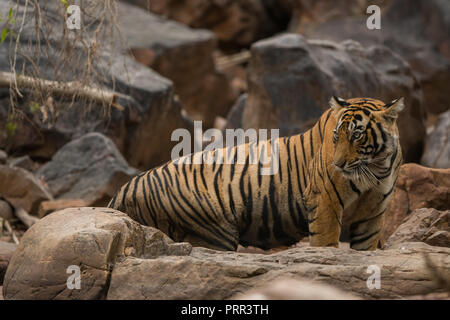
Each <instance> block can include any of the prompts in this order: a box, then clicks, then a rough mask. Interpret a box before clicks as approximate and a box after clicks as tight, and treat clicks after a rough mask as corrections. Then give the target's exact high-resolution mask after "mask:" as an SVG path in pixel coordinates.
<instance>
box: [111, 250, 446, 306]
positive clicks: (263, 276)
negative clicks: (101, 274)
mask: <svg viewBox="0 0 450 320" xmlns="http://www.w3.org/2000/svg"><path fill="white" fill-rule="evenodd" d="M424 253H428V254H429V255H430V257H431V259H432V260H433V261H440V265H441V266H443V268H445V269H444V272H447V274H448V273H449V272H450V255H449V254H450V249H448V248H438V247H431V246H428V245H426V244H422V243H408V244H404V245H403V246H402V247H400V248H396V249H391V250H385V251H381V250H379V251H376V252H357V251H354V250H352V249H336V248H310V247H309V248H295V249H290V250H286V251H283V252H280V253H276V254H272V255H258V254H238V253H234V252H225V253H224V252H217V251H213V250H208V249H202V248H194V249H193V250H192V253H191V254H190V255H189V256H179V257H161V258H157V259H152V260H148V259H140V258H136V257H128V258H126V259H124V260H123V261H120V262H118V263H116V266H115V267H114V270H113V273H112V277H111V285H110V288H109V291H108V296H107V298H108V299H150V300H154V299H228V298H231V297H232V296H234V295H235V294H238V293H242V292H245V291H247V290H250V289H252V288H254V287H258V286H262V285H263V284H265V283H267V282H268V281H272V280H275V279H278V278H283V277H286V276H291V277H294V278H299V279H302V278H307V279H311V280H315V281H319V282H322V283H327V284H330V285H333V286H336V287H338V288H341V289H342V290H345V291H350V292H351V293H353V294H355V295H357V296H360V297H365V298H401V297H405V296H409V295H419V294H426V293H429V292H432V291H433V290H436V289H437V287H436V285H435V284H434V281H433V280H432V278H431V275H430V274H429V272H428V270H427V269H426V267H425V263H424V260H423V254H424ZM372 265H375V266H378V267H379V268H380V271H381V287H380V289H369V288H368V287H367V279H368V278H369V276H370V275H371V274H372V272H368V267H369V266H372ZM148 279H152V280H151V281H149V280H148Z"/></svg>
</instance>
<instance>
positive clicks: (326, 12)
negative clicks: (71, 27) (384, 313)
mask: <svg viewBox="0 0 450 320" xmlns="http://www.w3.org/2000/svg"><path fill="white" fill-rule="evenodd" d="M350 3H351V4H349V2H348V1H347V0H339V1H336V0H322V1H310V0H283V1H266V0H257V1H237V0H226V1H216V0H198V1H186V2H183V4H180V2H179V1H176V0H153V1H150V2H148V1H139V0H127V1H119V3H118V11H119V13H120V15H119V20H120V21H119V22H120V24H121V25H122V32H123V35H124V37H125V38H126V39H127V43H126V44H121V45H120V46H118V47H117V48H115V49H116V50H117V52H118V55H117V58H116V60H115V61H114V63H113V64H112V65H111V66H110V68H109V69H108V70H107V72H108V74H109V77H110V78H111V79H113V80H114V82H115V83H116V85H115V87H114V90H117V91H118V92H120V93H122V94H124V95H127V99H125V98H124V100H123V101H122V100H121V104H122V105H123V110H118V109H113V110H112V111H111V114H110V115H109V117H107V118H105V117H104V115H103V114H102V113H101V112H98V111H96V110H95V109H93V110H89V111H88V112H87V113H86V114H84V115H83V116H82V117H81V116H80V115H79V114H77V111H76V108H71V109H65V110H64V112H61V113H60V114H58V117H57V118H56V119H55V121H54V122H53V123H49V122H48V121H45V119H43V117H42V115H41V114H36V113H32V112H31V111H30V110H29V105H28V102H27V95H28V94H29V93H28V92H26V91H24V95H25V96H24V98H23V99H22V100H20V101H19V108H21V110H22V112H23V113H24V114H26V115H27V121H24V122H23V123H21V124H20V125H19V127H18V128H17V130H16V132H15V134H14V135H8V134H7V131H6V130H4V128H5V127H6V126H7V124H8V113H9V110H10V97H9V90H8V89H5V88H0V128H1V129H0V299H2V297H4V298H5V299H231V298H233V299H234V298H236V299H241V298H244V299H245V298H253V297H257V298H266V299H270V298H280V299H384V298H387V299H445V298H448V294H449V292H450V269H449V266H450V260H449V257H450V255H449V253H450V227H449V219H450V110H449V109H450V108H449V106H450V101H449V95H448V83H449V80H450V37H449V35H448V33H446V32H445V30H449V28H450V20H449V16H450V4H449V3H448V2H445V1H439V0H431V1H430V0H418V1H415V0H414V1H412V0H388V1H354V2H350ZM369 4H378V5H380V7H381V8H382V28H381V29H380V30H369V29H367V28H366V24H365V21H366V19H367V15H366V13H365V11H366V8H367V6H368V5H369ZM8 8H9V2H8V1H6V0H0V12H1V13H2V15H3V16H4V15H6V14H7V10H8ZM399 15H401V17H400V16H399ZM55 23H56V22H55ZM55 26H56V27H57V25H55ZM25 27H26V28H27V25H26V26H25ZM28 27H29V26H28ZM149 30H150V31H151V32H150V31H149ZM33 39H35V38H33V35H32V34H31V33H25V34H24V36H23V37H21V41H23V42H24V43H28V41H30V40H33ZM30 45H31V46H33V45H34V46H37V45H39V44H38V43H37V42H36V41H34V42H33V41H32V42H31V43H30ZM100 50H104V53H105V55H107V54H108V51H107V50H109V49H106V48H101V49H100ZM49 54H50V56H48V57H47V58H46V59H47V60H52V56H51V55H52V54H55V53H52V52H50V53H49ZM21 59H23V57H19V64H20V62H21ZM9 60H10V51H9V48H8V46H5V45H0V71H8V70H9V68H10V66H9ZM44 60H45V59H44ZM44 60H42V61H40V62H39V64H38V65H37V68H40V69H41V70H42V72H43V73H44V74H46V75H48V77H50V78H51V77H52V73H53V72H52V69H50V68H49V66H48V64H47V63H46V61H44ZM47 62H48V61H47ZM130 75H132V76H131V77H130ZM108 85H109V84H108ZM111 88H113V86H112V85H111ZM331 95H338V96H341V97H344V98H350V97H355V96H370V97H373V98H378V99H381V100H384V101H386V102H387V101H391V100H393V99H395V98H398V97H401V96H402V97H405V102H406V105H407V108H406V110H405V111H404V112H403V113H402V114H401V115H400V118H399V120H398V121H399V122H398V123H399V130H400V139H401V145H402V149H403V153H404V157H405V159H404V160H405V164H404V165H403V166H402V167H401V170H400V175H399V178H398V181H397V185H396V187H395V189H394V191H393V200H392V201H391V203H390V205H389V207H388V209H387V211H386V221H387V223H386V226H385V228H384V230H383V233H382V239H381V243H380V248H379V250H377V251H375V252H357V251H353V250H351V249H349V248H348V244H346V243H342V244H341V246H340V248H339V249H336V248H311V247H309V246H308V243H307V242H300V243H298V244H296V245H295V246H292V247H290V248H286V247H285V248H276V249H272V250H270V251H263V250H261V249H258V248H243V247H240V248H239V249H238V252H217V251H213V250H208V249H204V248H192V247H191V245H190V244H188V243H174V242H173V241H172V240H171V239H169V238H168V237H167V236H166V235H164V234H162V233H161V232H160V231H158V230H156V229H153V228H148V227H143V226H140V225H138V224H137V223H135V222H133V221H131V220H130V219H129V218H127V217H126V216H124V215H123V214H121V213H120V212H115V211H112V210H108V209H105V208H102V207H104V206H106V204H107V203H108V201H109V199H110V198H111V197H112V196H113V194H114V193H115V192H116V191H117V190H118V188H119V187H120V186H121V185H122V184H124V183H125V182H126V181H128V180H129V179H130V178H131V177H133V176H135V175H137V174H138V173H139V172H141V171H143V170H147V169H149V168H152V167H154V166H156V165H159V164H161V163H163V162H165V161H167V160H169V159H170V153H171V150H172V147H173V145H174V142H172V141H171V139H170V137H171V134H172V132H173V131H174V130H175V129H177V128H185V129H187V130H189V131H190V132H192V121H193V120H202V121H203V129H204V130H206V129H207V128H211V127H216V128H219V129H224V128H244V129H247V128H256V129H258V128H278V129H280V133H281V135H290V134H295V133H298V132H301V131H304V130H307V129H308V128H310V127H311V125H312V124H313V123H314V121H315V120H316V119H317V118H318V117H319V116H320V114H321V113H322V112H323V111H324V110H325V109H326V108H327V107H328V104H327V103H328V100H329V98H330V96H331ZM70 265H76V266H79V267H80V269H81V275H82V284H81V289H80V290H69V289H68V288H67V285H66V280H67V277H68V274H67V272H66V271H67V267H68V266H70ZM372 265H376V266H378V267H379V268H380V271H381V288H380V289H369V288H368V287H367V284H366V281H367V279H368V277H369V276H370V273H367V271H368V268H369V267H370V266H372ZM2 285H3V287H2Z"/></svg>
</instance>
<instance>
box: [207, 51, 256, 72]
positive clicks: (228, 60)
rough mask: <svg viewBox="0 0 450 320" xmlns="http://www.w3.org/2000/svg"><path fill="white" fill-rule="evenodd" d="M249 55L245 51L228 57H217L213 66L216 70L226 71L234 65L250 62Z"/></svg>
mask: <svg viewBox="0 0 450 320" xmlns="http://www.w3.org/2000/svg"><path fill="white" fill-rule="evenodd" d="M250 58H251V54H250V52H249V51H247V50H245V51H242V52H239V53H236V54H233V55H230V56H224V57H219V58H217V59H216V61H215V64H216V68H217V69H218V70H221V71H223V70H226V69H228V68H231V67H233V66H236V65H240V64H243V63H246V62H248V61H249V60H250Z"/></svg>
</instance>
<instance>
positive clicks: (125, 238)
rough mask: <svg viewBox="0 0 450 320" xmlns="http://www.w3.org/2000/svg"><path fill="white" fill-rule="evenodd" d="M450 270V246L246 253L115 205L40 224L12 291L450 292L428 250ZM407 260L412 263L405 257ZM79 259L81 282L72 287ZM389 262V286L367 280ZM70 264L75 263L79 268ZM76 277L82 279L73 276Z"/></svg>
mask: <svg viewBox="0 0 450 320" xmlns="http://www.w3.org/2000/svg"><path fill="white" fill-rule="evenodd" d="M424 254H427V256H428V258H429V259H430V260H431V261H432V262H433V263H434V264H435V265H436V266H437V267H439V270H442V272H443V273H444V274H445V273H448V272H449V271H450V269H449V268H450V249H449V248H444V247H433V246H429V245H427V244H424V243H402V244H401V246H400V247H393V248H390V249H388V250H378V251H375V252H360V251H355V250H352V249H348V248H347V249H342V248H341V249H339V248H311V247H302V248H300V247H299V248H292V249H289V250H285V251H280V252H277V253H274V254H269V255H262V254H246V253H237V252H223V251H215V250H210V249H205V248H192V247H191V245H190V244H188V243H174V242H173V241H172V240H170V239H169V238H168V237H167V236H166V235H164V234H163V233H161V232H160V231H158V230H156V229H154V228H150V227H146V226H142V225H140V224H139V223H137V222H135V221H133V220H131V219H130V218H129V217H128V216H126V215H125V214H123V213H120V212H118V211H115V210H112V209H106V208H77V209H66V210H63V211H59V212H55V213H52V214H50V215H48V216H46V217H45V218H43V219H41V220H40V221H39V222H38V223H36V224H34V225H33V226H32V227H31V228H30V229H29V230H28V231H27V232H26V234H25V235H24V236H23V238H22V241H21V242H20V244H19V246H18V247H17V249H16V250H15V252H14V254H13V257H12V258H11V260H10V263H9V266H8V269H7V272H6V275H5V280H4V286H3V295H4V297H5V299H105V298H106V299H113V300H115V299H149V300H155V299H227V298H231V297H233V296H235V295H236V294H238V293H242V292H246V291H248V290H250V289H252V288H258V287H261V286H262V285H265V284H267V283H268V282H270V281H274V280H276V279H280V278H286V277H290V278H294V279H302V278H308V279H309V280H312V281H317V282H319V283H325V284H328V285H332V286H335V287H337V288H340V289H341V290H344V291H346V292H349V291H350V292H351V293H352V294H353V295H355V296H359V297H366V298H401V297H404V296H408V295H419V294H426V293H429V292H436V291H441V287H440V285H439V284H437V283H436V282H435V281H434V278H433V274H432V273H430V272H429V270H428V269H427V266H426V265H425V262H424V258H423V255H424ZM405 261H407V263H405ZM70 266H79V267H80V271H81V274H80V287H81V288H80V289H73V290H72V289H69V288H68V287H67V281H68V278H69V277H70V275H71V274H70V273H69V274H68V273H67V270H68V268H69V267H70ZM374 266H378V267H379V269H380V272H381V274H380V276H381V288H380V289H369V288H368V286H367V280H368V278H369V276H370V275H372V274H373V272H374V270H377V268H376V267H374ZM69 270H70V269H69ZM69 280H70V281H69V282H70V283H71V284H72V282H71V281H72V280H73V279H72V278H71V279H69Z"/></svg>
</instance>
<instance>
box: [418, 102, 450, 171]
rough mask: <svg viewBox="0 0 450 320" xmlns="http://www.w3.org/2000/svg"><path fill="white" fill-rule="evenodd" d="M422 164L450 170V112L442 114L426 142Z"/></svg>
mask: <svg viewBox="0 0 450 320" xmlns="http://www.w3.org/2000/svg"><path fill="white" fill-rule="evenodd" d="M420 163H421V164H423V165H424V166H427V167H432V168H447V169H448V168H450V110H449V111H447V112H445V113H443V114H441V115H440V116H439V118H438V119H437V121H436V124H435V125H434V127H433V128H432V129H431V132H430V133H428V135H427V138H426V140H425V150H424V151H423V156H422V159H421V161H420Z"/></svg>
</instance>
